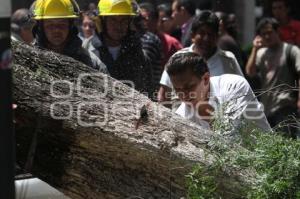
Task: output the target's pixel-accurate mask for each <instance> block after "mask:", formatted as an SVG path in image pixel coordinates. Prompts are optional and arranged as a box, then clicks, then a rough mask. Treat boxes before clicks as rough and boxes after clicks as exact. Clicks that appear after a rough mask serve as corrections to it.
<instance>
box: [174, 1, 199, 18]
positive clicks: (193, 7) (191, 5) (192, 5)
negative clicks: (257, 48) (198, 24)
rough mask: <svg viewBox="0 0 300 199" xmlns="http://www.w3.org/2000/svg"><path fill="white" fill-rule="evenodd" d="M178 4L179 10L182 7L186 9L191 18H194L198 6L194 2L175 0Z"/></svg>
mask: <svg viewBox="0 0 300 199" xmlns="http://www.w3.org/2000/svg"><path fill="white" fill-rule="evenodd" d="M175 1H176V2H177V7H176V8H177V10H179V9H180V8H181V7H184V9H186V10H187V11H188V13H189V14H190V15H191V16H194V15H195V13H196V5H195V3H194V1H193V0H175Z"/></svg>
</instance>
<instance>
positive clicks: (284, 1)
mask: <svg viewBox="0 0 300 199" xmlns="http://www.w3.org/2000/svg"><path fill="white" fill-rule="evenodd" d="M274 2H283V3H284V5H285V6H286V7H289V2H288V0H272V1H271V5H273V3H274Z"/></svg>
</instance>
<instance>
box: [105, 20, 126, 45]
mask: <svg viewBox="0 0 300 199" xmlns="http://www.w3.org/2000/svg"><path fill="white" fill-rule="evenodd" d="M129 22H130V18H129V16H108V17H106V30H107V34H108V36H109V37H110V39H112V40H114V41H119V42H120V41H121V40H122V39H123V38H124V37H125V36H126V35H127V32H128V25H129Z"/></svg>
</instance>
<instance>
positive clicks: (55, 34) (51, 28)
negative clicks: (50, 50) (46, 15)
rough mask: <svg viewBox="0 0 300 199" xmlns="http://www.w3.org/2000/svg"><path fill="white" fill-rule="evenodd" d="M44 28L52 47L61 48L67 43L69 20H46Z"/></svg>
mask: <svg viewBox="0 0 300 199" xmlns="http://www.w3.org/2000/svg"><path fill="white" fill-rule="evenodd" d="M43 26H44V31H45V34H46V37H47V40H48V41H49V43H50V44H51V45H53V46H61V45H63V44H64V43H65V42H66V41H67V38H68V35H69V26H70V25H69V20H68V19H47V20H44V23H43Z"/></svg>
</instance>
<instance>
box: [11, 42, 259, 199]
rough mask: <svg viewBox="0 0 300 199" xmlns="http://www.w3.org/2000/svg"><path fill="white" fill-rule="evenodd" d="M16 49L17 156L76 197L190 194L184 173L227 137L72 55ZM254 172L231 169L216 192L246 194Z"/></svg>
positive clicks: (205, 161)
mask: <svg viewBox="0 0 300 199" xmlns="http://www.w3.org/2000/svg"><path fill="white" fill-rule="evenodd" d="M13 51H14V58H15V60H14V81H15V87H14V89H15V90H14V98H15V101H16V103H17V104H18V108H17V111H16V120H17V124H16V138H17V139H16V140H17V161H18V163H19V164H20V165H22V166H24V165H27V169H28V168H30V165H31V161H30V160H34V161H33V167H32V172H33V173H34V174H35V175H37V176H38V177H40V178H42V179H43V180H45V181H46V182H48V183H50V184H51V185H53V186H55V187H56V188H58V189H59V190H60V191H62V192H63V193H65V194H66V195H68V196H70V197H71V198H73V199H77V198H78V199H79V198H134V197H136V198H138V197H140V198H181V197H185V196H186V191H187V190H186V184H185V175H186V174H187V173H188V172H190V171H191V168H192V166H193V165H194V164H195V163H201V164H202V165H204V166H209V165H210V164H211V162H212V161H213V154H214V153H215V151H214V148H213V147H210V146H209V143H210V142H211V140H214V139H220V140H222V139H221V138H219V137H217V136H216V135H214V134H213V133H212V132H209V131H205V130H203V129H201V127H199V126H197V125H195V124H192V123H190V122H188V121H186V120H184V119H182V118H179V117H178V116H176V115H174V114H173V113H171V112H170V110H169V109H167V108H164V107H163V106H161V105H159V104H157V103H154V102H151V101H149V99H148V98H147V97H145V96H144V95H142V94H140V93H138V92H136V91H134V90H133V89H132V88H130V87H128V86H126V85H124V84H122V83H120V82H118V81H116V80H114V79H113V78H111V77H109V76H107V75H104V74H99V73H97V71H95V70H93V69H91V68H89V67H87V66H85V65H83V64H81V63H79V62H77V61H75V60H73V59H71V58H68V57H65V56H61V55H57V54H55V53H53V52H47V51H41V50H39V49H36V48H32V47H30V46H26V45H23V44H20V43H14V44H13ZM87 74H90V75H87ZM91 74H92V75H91ZM146 104H148V105H146ZM143 105H146V107H147V110H148V112H147V114H148V118H147V119H145V120H144V121H143V122H141V123H140V124H139V125H137V119H138V118H139V116H140V111H141V109H142V106H143ZM33 137H36V138H37V139H32V138H33ZM32 140H33V141H32ZM35 141H36V147H30V146H31V145H33V146H34V145H35ZM222 142H224V144H227V143H226V141H225V140H222ZM32 148H36V149H35V150H32ZM29 150H31V154H29V156H28V151H29ZM33 156H34V159H33V158H32V157H33ZM26 163H27V164H26ZM28 165H29V166H28ZM253 176H254V174H251V172H250V173H249V172H248V171H234V170H232V171H230V172H228V171H227V173H224V176H223V178H222V179H220V182H219V183H218V190H217V191H218V193H219V194H220V195H221V196H222V197H223V198H239V196H240V195H239V194H240V193H241V191H242V190H243V188H245V187H248V186H249V184H251V182H252V180H253Z"/></svg>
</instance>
